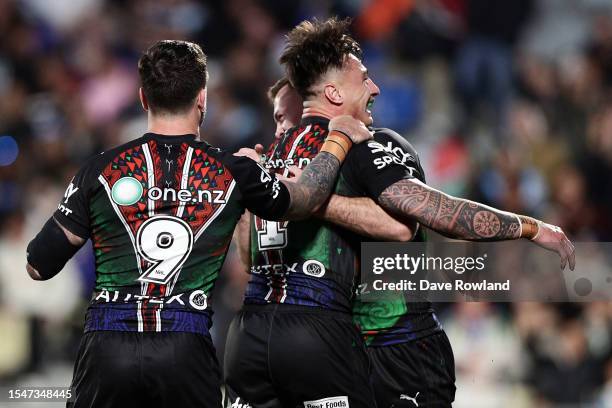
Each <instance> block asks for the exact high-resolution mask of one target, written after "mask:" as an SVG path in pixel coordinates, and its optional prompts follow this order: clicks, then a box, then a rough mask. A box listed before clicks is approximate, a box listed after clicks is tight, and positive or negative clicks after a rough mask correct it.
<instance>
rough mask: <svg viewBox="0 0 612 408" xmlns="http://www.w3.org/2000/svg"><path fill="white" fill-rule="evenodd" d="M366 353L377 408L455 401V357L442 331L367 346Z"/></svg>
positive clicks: (448, 403)
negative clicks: (397, 341)
mask: <svg viewBox="0 0 612 408" xmlns="http://www.w3.org/2000/svg"><path fill="white" fill-rule="evenodd" d="M368 355H369V357H370V362H371V364H372V384H373V386H374V392H375V394H376V403H377V405H378V408H390V407H394V408H402V407H410V408H415V407H417V406H418V407H419V408H425V407H450V406H451V404H452V402H453V401H454V400H455V359H454V357H453V350H452V348H451V345H450V342H449V341H448V337H446V333H444V332H443V331H442V332H438V333H435V334H432V335H431V336H428V337H423V338H421V339H418V340H414V341H410V342H407V343H400V344H394V345H389V346H380V347H368ZM417 404H418V405H417Z"/></svg>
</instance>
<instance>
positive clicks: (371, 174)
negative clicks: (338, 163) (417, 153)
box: [346, 135, 423, 200]
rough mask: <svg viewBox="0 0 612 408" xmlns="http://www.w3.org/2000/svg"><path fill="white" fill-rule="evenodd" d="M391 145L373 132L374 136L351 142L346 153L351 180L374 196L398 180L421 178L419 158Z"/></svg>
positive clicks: (373, 197)
mask: <svg viewBox="0 0 612 408" xmlns="http://www.w3.org/2000/svg"><path fill="white" fill-rule="evenodd" d="M394 147H395V146H394V145H391V144H388V143H387V142H386V140H385V139H383V138H380V137H379V138H376V135H375V139H374V140H372V141H369V142H366V143H361V144H358V145H356V146H353V148H352V149H351V151H350V152H349V154H348V156H347V159H346V161H347V163H346V164H348V166H349V169H350V177H351V178H352V180H353V182H354V183H356V184H357V185H359V186H360V187H361V189H362V190H363V191H364V192H365V193H366V194H367V195H368V196H369V197H370V198H372V199H374V200H376V199H378V197H379V196H380V194H381V193H382V192H383V191H384V190H385V189H386V188H387V187H389V186H390V185H392V184H394V183H396V182H398V181H400V180H404V179H411V178H418V179H422V178H423V175H422V170H421V167H420V166H419V164H418V161H416V159H415V158H414V157H413V156H412V155H411V154H410V153H409V152H406V151H404V150H402V149H399V150H397V149H395V148H394ZM396 150H397V151H396ZM409 156H410V157H409ZM410 158H412V160H411V159H410Z"/></svg>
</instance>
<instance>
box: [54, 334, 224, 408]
mask: <svg viewBox="0 0 612 408" xmlns="http://www.w3.org/2000/svg"><path fill="white" fill-rule="evenodd" d="M220 377H221V374H220V372H219V363H218V362H217V357H216V356H215V350H214V347H213V345H212V341H211V339H210V337H207V336H203V335H200V334H196V333H185V332H161V333H150V332H146V333H138V332H120V331H94V332H88V333H85V334H84V335H83V339H82V340H81V345H80V348H79V354H78V357H77V361H76V364H75V367H74V377H73V379H72V389H73V392H74V400H73V402H69V403H68V404H67V405H66V406H67V407H75V408H80V407H92V408H103V407H104V408H106V407H108V408H111V407H143V408H145V407H146V408H153V407H205V408H209V407H211V408H219V407H221V378H220Z"/></svg>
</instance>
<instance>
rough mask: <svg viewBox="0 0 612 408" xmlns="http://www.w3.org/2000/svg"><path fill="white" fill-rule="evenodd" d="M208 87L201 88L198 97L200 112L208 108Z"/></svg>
mask: <svg viewBox="0 0 612 408" xmlns="http://www.w3.org/2000/svg"><path fill="white" fill-rule="evenodd" d="M206 94H207V92H206V88H202V89H201V90H200V92H199V93H198V98H197V103H198V110H199V111H200V112H204V111H205V110H206Z"/></svg>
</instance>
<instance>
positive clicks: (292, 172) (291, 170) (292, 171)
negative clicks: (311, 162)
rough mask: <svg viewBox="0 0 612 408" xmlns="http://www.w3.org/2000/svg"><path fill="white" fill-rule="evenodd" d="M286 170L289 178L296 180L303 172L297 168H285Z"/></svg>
mask: <svg viewBox="0 0 612 408" xmlns="http://www.w3.org/2000/svg"><path fill="white" fill-rule="evenodd" d="M287 170H288V171H289V175H290V176H291V177H297V178H299V177H300V176H301V175H302V172H303V170H302V169H300V168H299V167H298V166H289V167H287Z"/></svg>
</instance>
